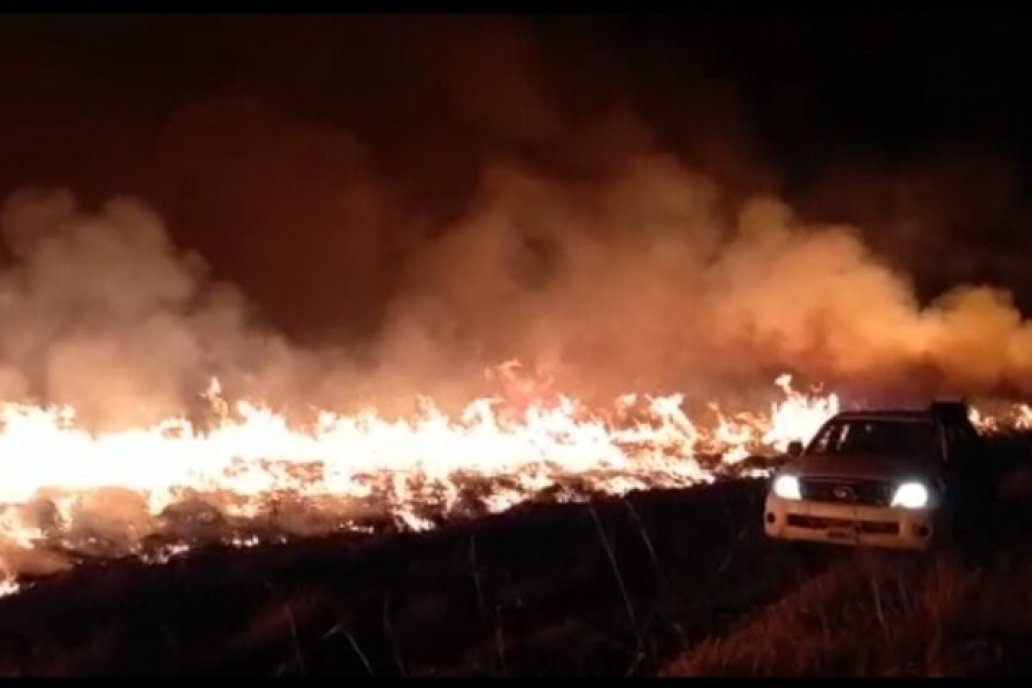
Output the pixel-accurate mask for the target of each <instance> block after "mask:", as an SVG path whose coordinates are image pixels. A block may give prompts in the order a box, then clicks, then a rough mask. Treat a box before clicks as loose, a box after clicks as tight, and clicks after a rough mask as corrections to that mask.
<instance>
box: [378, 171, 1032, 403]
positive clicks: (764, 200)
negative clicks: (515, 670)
mask: <svg viewBox="0 0 1032 688" xmlns="http://www.w3.org/2000/svg"><path fill="white" fill-rule="evenodd" d="M406 278H407V281H406V287H407V292H406V295H405V296H402V297H400V298H399V299H397V300H396V301H395V302H394V303H393V304H392V307H391V320H390V322H391V323H393V324H394V325H395V327H398V328H400V331H402V332H404V331H410V330H411V329H412V328H413V327H417V326H419V325H422V328H423V329H422V331H423V332H432V333H435V336H436V340H435V341H437V342H439V343H440V344H441V346H442V348H443V349H445V350H448V349H450V348H453V347H455V346H459V347H463V348H464V349H465V350H466V351H469V352H473V351H479V352H485V351H487V352H492V354H493V355H494V356H498V357H518V358H520V359H521V360H524V361H525V362H527V363H529V364H531V365H532V366H533V367H536V368H539V369H541V370H545V371H547V372H548V373H549V374H551V375H554V376H557V378H558V379H559V380H560V381H561V383H562V386H563V387H564V388H567V389H573V390H578V391H579V392H581V393H582V394H584V395H586V396H596V395H601V396H604V395H611V394H616V393H619V392H620V391H626V390H628V389H634V390H665V391H671V390H674V389H681V390H687V391H688V392H689V394H692V393H693V392H695V391H698V390H701V393H702V394H704V395H705V394H712V393H713V392H714V391H715V390H719V389H724V390H725V391H727V390H730V389H734V388H735V387H736V386H739V387H741V386H743V385H750V384H751V385H752V386H754V387H755V386H756V385H757V384H759V383H761V382H762V381H767V380H769V379H770V377H771V376H773V375H774V374H776V373H777V372H778V371H782V370H791V371H794V372H797V373H799V374H802V375H804V376H805V377H806V378H808V379H811V380H821V381H826V382H828V383H837V384H840V385H844V386H846V387H852V388H855V389H859V390H876V389H879V388H886V387H888V388H892V389H896V390H898V391H900V392H907V393H910V394H925V395H927V394H978V393H986V394H991V393H999V392H1001V391H1002V390H1005V389H1009V390H1010V391H1011V392H1013V391H1020V392H1022V393H1028V392H1029V391H1032V375H1030V373H1032V370H1030V368H1029V364H1030V360H1029V359H1030V357H1032V349H1030V343H1032V339H1030V336H1032V328H1030V326H1029V324H1028V323H1027V322H1026V321H1024V320H1023V319H1022V316H1021V314H1020V313H1019V311H1018V310H1017V308H1016V307H1015V305H1014V304H1013V301H1012V298H1011V296H1010V294H1009V293H1008V292H1007V291H1005V290H1002V289H997V288H993V287H990V286H986V285H977V284H975V285H957V286H955V287H954V288H953V289H951V290H950V291H948V292H947V293H945V294H942V295H941V296H939V297H938V298H935V299H934V300H933V301H931V302H930V303H928V304H926V305H922V304H921V303H920V302H919V300H918V298H917V297H916V295H915V293H914V288H913V285H912V283H911V281H910V279H909V278H908V276H907V275H906V274H904V273H902V272H900V271H899V270H898V269H896V268H894V267H892V266H891V265H889V264H888V263H887V262H885V261H884V260H883V259H882V258H881V257H879V256H878V255H877V254H875V253H873V252H872V251H871V250H870V249H869V248H868V247H867V246H865V244H864V241H863V234H862V232H861V230H860V228H857V227H852V226H848V225H827V224H815V223H808V222H804V221H802V220H801V219H800V218H799V217H797V216H796V214H795V213H794V212H793V210H792V209H791V208H790V207H789V206H788V205H787V204H786V203H784V202H783V201H780V200H778V199H776V198H773V197H769V196H755V197H751V198H747V199H746V200H745V201H744V202H742V203H741V204H740V205H737V206H736V205H733V204H730V203H729V202H728V199H727V197H726V194H725V193H723V192H722V190H721V189H719V188H718V187H717V186H716V185H715V184H714V183H713V182H712V181H710V180H708V179H706V178H705V177H702V176H699V175H697V174H694V173H692V172H691V171H690V170H687V169H685V168H684V167H683V166H682V165H681V164H680V163H679V162H677V161H676V159H674V158H672V157H670V156H666V155H663V154H650V155H643V156H638V157H636V158H634V159H632V160H631V161H630V162H629V163H628V164H627V165H626V166H625V168H624V169H623V170H622V172H621V173H620V174H618V175H613V176H610V177H607V178H602V179H593V180H591V181H586V182H581V183H573V184H571V183H564V182H563V181H561V180H558V179H550V178H548V177H546V176H543V175H540V174H534V173H531V172H528V171H527V170H525V169H521V168H520V167H518V166H514V165H498V166H495V167H493V168H492V169H490V170H488V171H487V172H486V173H485V175H484V177H483V180H482V183H481V186H480V191H479V193H478V195H477V200H476V202H475V203H474V205H473V207H472V210H471V211H470V212H469V213H468V214H467V216H466V217H465V218H463V219H462V221H461V222H459V223H458V224H457V225H456V226H455V227H453V228H451V230H450V231H448V232H446V233H444V234H443V235H442V236H441V237H440V238H437V239H435V240H433V241H430V242H427V244H426V245H424V246H422V247H421V248H420V249H419V250H418V251H416V252H415V253H414V254H413V255H412V256H411V257H410V261H409V263H408V271H407V275H406ZM413 323H416V324H415V325H414V324H413ZM392 332H393V331H392V330H391V329H388V337H390V335H391V333H392ZM395 336H400V335H395Z"/></svg>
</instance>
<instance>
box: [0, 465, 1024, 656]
mask: <svg viewBox="0 0 1032 688" xmlns="http://www.w3.org/2000/svg"><path fill="white" fill-rule="evenodd" d="M765 488H766V486H765V483H764V481H760V480H751V481H740V482H733V481H728V482H724V483H719V484H717V485H714V486H704V487H698V488H693V489H687V490H671V491H654V492H648V493H636V494H632V495H629V496H628V497H626V498H617V499H603V500H597V501H594V502H592V503H590V504H530V505H525V506H523V507H520V508H517V509H515V510H512V511H510V512H507V513H505V514H502V515H499V516H494V517H490V518H486V519H479V520H475V521H467V522H461V523H453V524H451V525H447V526H445V527H443V528H441V529H439V530H436V531H433V532H429V533H411V534H395V535H389V536H380V537H364V538H354V537H340V536H338V537H330V538H325V539H320V540H303V541H299V542H294V543H287V544H283V545H275V546H262V547H255V548H251V549H226V548H220V547H208V548H205V549H202V550H199V551H196V552H194V553H192V554H190V555H186V556H184V557H182V558H179V559H174V560H172V561H171V562H170V563H168V564H166V565H153V564H145V563H143V562H140V561H136V560H120V561H102V560H98V561H95V562H91V563H88V564H86V565H83V566H80V567H78V568H76V569H75V570H73V571H71V572H68V573H66V574H62V575H59V576H55V577H52V578H48V579H44V580H40V581H38V582H36V583H35V584H34V585H33V586H32V587H30V588H29V589H27V590H26V591H25V592H23V593H20V594H18V595H14V596H12V597H9V598H6V599H3V600H0V672H2V673H3V674H7V675H39V674H47V675H68V674H78V675H82V674H125V673H130V674H148V675H149V674H239V673H242V674H265V675H268V674H276V675H285V674H304V675H316V674H360V675H361V674H375V675H390V674H404V675H428V674H463V675H469V674H482V675H498V674H507V675H515V674H520V675H545V674H594V675H600V674H608V675H612V674H616V675H628V674H645V675H655V674H657V673H658V674H666V675H699V674H800V675H805V674H819V673H828V672H831V673H849V674H879V675H880V674H900V673H902V674H1003V673H1021V672H1029V671H1030V670H1032V651H1029V650H1028V649H1027V648H1028V647H1030V644H1029V642H1028V641H1029V640H1032V611H1029V610H1032V547H1029V545H1028V544H1026V543H1025V539H1026V538H1025V533H1027V532H1030V531H1029V527H1030V526H1032V518H1030V513H1032V510H1030V509H1029V508H1028V507H1027V499H1028V497H1027V494H1025V496H1024V497H1021V498H1014V499H1011V500H1010V501H1009V502H1008V506H1007V509H1008V510H1007V511H1006V512H1005V513H1002V514H1001V515H1000V521H999V523H1000V525H1001V527H1000V528H997V529H995V530H993V532H992V533H991V534H990V535H991V536H987V537H985V538H979V539H978V540H977V542H973V543H970V546H968V545H965V546H958V547H954V548H951V549H947V550H944V551H941V552H936V553H933V554H930V555H920V554H907V553H880V552H871V551H853V550H849V549H839V548H834V547H822V546H813V547H804V546H788V545H784V544H782V543H776V542H771V541H768V540H766V539H765V538H764V536H763V534H762V524H761V519H760V514H761V511H762V500H763V496H764V490H765ZM1019 497H1020V495H1019ZM974 545H978V546H974Z"/></svg>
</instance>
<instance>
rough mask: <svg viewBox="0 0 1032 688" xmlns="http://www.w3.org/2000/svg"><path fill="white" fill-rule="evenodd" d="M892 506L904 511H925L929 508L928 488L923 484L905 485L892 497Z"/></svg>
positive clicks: (898, 488)
mask: <svg viewBox="0 0 1032 688" xmlns="http://www.w3.org/2000/svg"><path fill="white" fill-rule="evenodd" d="M892 506H901V507H903V508H904V509H923V508H924V507H926V506H928V488H926V487H925V486H924V485H922V484H921V483H903V484H902V485H900V486H899V487H897V488H896V494H894V495H893V496H892Z"/></svg>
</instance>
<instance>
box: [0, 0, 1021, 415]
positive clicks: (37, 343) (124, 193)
mask: <svg viewBox="0 0 1032 688" xmlns="http://www.w3.org/2000/svg"><path fill="white" fill-rule="evenodd" d="M177 21H178V23H177V22H173V21H170V22H169V23H168V24H167V25H163V27H162V30H157V27H156V25H155V26H151V25H149V24H148V23H147V22H144V21H142V20H139V21H137V20H132V19H124V20H121V21H118V22H114V21H112V23H110V24H109V25H105V26H106V28H104V27H100V26H99V25H89V21H88V20H85V19H82V20H75V21H73V20H65V21H59V22H52V23H47V24H45V25H44V26H43V28H40V26H35V28H33V26H32V25H31V21H29V20H25V22H28V23H27V24H25V25H24V26H22V25H21V24H19V25H17V26H15V28H11V29H9V30H8V33H10V34H11V35H10V38H11V40H9V41H4V45H3V47H2V48H0V60H3V61H4V62H5V64H11V65H14V64H17V65H20V66H21V68H19V69H9V70H3V76H0V86H3V88H2V89H0V91H2V92H3V93H4V94H6V95H11V94H19V93H21V94H27V96H26V97H24V98H22V99H21V100H20V101H18V102H13V103H12V104H11V105H12V107H9V108H8V107H5V108H0V110H2V113H0V152H2V153H3V154H4V158H5V160H8V161H9V162H10V164H9V165H7V166H5V171H0V188H3V189H4V190H5V195H6V191H7V190H11V189H16V188H20V187H22V186H24V185H25V184H33V185H37V186H40V187H41V188H66V189H68V190H67V191H56V192H39V191H35V192H25V191H20V192H18V193H16V194H14V195H13V196H12V197H11V198H10V199H9V200H8V202H7V204H6V206H5V209H4V212H3V217H2V223H3V239H4V243H5V246H6V251H7V258H8V261H7V263H8V264H7V265H6V266H5V267H4V268H3V271H2V275H0V283H2V290H3V291H2V294H3V299H2V301H0V315H2V322H3V328H2V330H0V392H2V394H3V396H4V397H5V398H8V399H11V400H14V399H34V400H40V401H45V402H48V403H72V404H74V405H75V406H76V407H77V408H79V412H80V414H81V416H82V418H83V419H84V421H86V422H89V423H91V424H97V425H99V426H109V425H122V426H124V425H132V424H137V423H140V422H145V421H147V420H150V419H154V418H156V417H160V416H162V415H166V414H168V413H180V412H183V413H188V414H191V415H195V414H201V415H203V401H202V400H200V399H199V396H198V395H199V392H200V391H201V390H203V389H204V387H205V385H206V384H207V381H208V379H209V378H210V376H212V375H217V376H218V377H219V378H220V380H222V382H223V385H224V387H225V389H226V391H227V394H229V395H231V396H232V395H236V394H247V395H256V396H262V397H264V398H265V399H267V400H268V401H270V402H271V403H273V404H275V405H282V406H284V407H288V408H299V409H305V408H307V407H309V406H334V407H341V408H354V407H356V406H359V405H367V404H375V405H377V406H378V407H380V408H382V409H384V410H386V411H398V412H404V411H408V410H411V408H412V398H413V396H414V395H415V394H430V395H433V396H435V397H436V398H438V399H439V400H440V401H441V402H442V403H444V404H445V405H446V406H449V407H452V408H454V407H455V406H457V405H460V404H461V403H463V402H464V401H466V400H468V398H469V397H470V396H473V395H476V394H482V393H487V392H489V391H491V382H490V381H489V380H485V379H484V376H483V371H484V368H486V367H488V366H491V365H495V364H497V363H499V362H501V361H505V360H509V359H511V358H519V359H520V360H521V361H523V362H524V364H525V366H526V368H527V369H528V370H529V371H531V372H536V373H539V374H540V375H541V376H542V377H551V378H554V381H553V384H554V387H555V388H556V389H562V390H563V391H569V392H571V393H577V394H579V395H583V396H585V397H589V398H592V399H593V398H596V397H597V398H601V399H603V400H606V401H608V397H610V396H611V395H612V394H617V393H622V392H625V391H631V390H634V391H673V390H678V391H684V392H686V393H687V394H688V396H689V400H690V401H699V402H701V401H703V400H709V399H714V398H726V397H728V396H729V395H730V396H735V395H744V396H749V395H750V394H752V393H753V392H754V391H756V390H763V391H767V390H769V389H770V382H771V380H772V379H773V378H774V377H775V376H776V375H778V374H779V373H781V372H783V371H786V370H787V371H791V372H794V373H797V374H799V375H801V376H803V377H805V378H807V379H808V380H809V381H823V382H826V383H828V384H829V385H831V384H834V385H839V386H843V387H845V388H848V389H850V390H856V391H857V393H858V394H868V393H874V392H880V391H888V392H891V393H898V394H900V395H902V394H907V395H916V396H921V395H925V396H927V395H929V394H954V393H958V394H959V393H966V394H976V393H997V392H999V393H1018V394H1027V393H1029V392H1030V391H1032V370H1030V367H1032V362H1030V360H1029V359H1030V358H1032V354H1030V353H1029V346H1030V345H1029V340H1030V335H1029V332H1028V327H1027V325H1026V324H1025V322H1024V320H1023V317H1022V315H1021V313H1020V310H1019V309H1018V307H1017V306H1016V305H1015V303H1016V302H1017V301H1016V300H1015V299H1012V297H1011V296H1010V295H1009V294H1008V292H1007V291H1006V289H1005V288H1006V287H1021V286H1023V285H1022V284H1021V282H1022V280H1023V279H1024V270H1023V266H1022V264H1021V261H1020V256H1021V253H1022V251H1021V250H1007V249H1006V247H1007V246H1008V244H1007V243H1006V242H1007V239H1008V237H1010V238H1013V237H1014V236H1016V233H1015V232H1013V231H1012V230H1013V228H1014V226H1015V225H1016V224H1018V223H1019V220H1016V219H1013V218H1019V219H1020V218H1021V217H1023V216H1024V215H1022V214H1021V213H1017V212H1015V213H1012V212H1011V211H1012V210H1015V203H1014V199H1013V186H1014V185H1013V180H1012V179H1010V177H1009V175H1008V173H1007V168H1006V165H1005V164H1004V163H1002V162H1001V161H1000V160H997V159H995V158H989V159H986V160H983V159H982V158H979V157H977V156H973V155H969V154H968V153H967V152H965V153H963V154H961V155H959V158H953V159H951V158H950V156H949V155H944V156H939V157H936V156H932V157H930V158H929V159H928V160H927V161H925V162H924V163H923V165H919V166H917V167H916V168H915V167H913V166H910V167H907V166H902V167H897V168H895V169H887V168H886V167H885V166H884V165H879V164H873V163H872V164H869V165H866V166H865V164H864V163H863V161H857V160H849V161H847V162H846V163H845V164H843V165H841V166H839V167H834V168H831V169H817V171H816V172H815V173H813V174H812V175H810V177H809V179H804V180H802V181H800V180H799V179H798V178H795V177H793V176H792V175H790V174H787V173H785V171H784V170H781V169H779V164H778V162H779V161H776V160H771V159H770V158H769V157H768V156H767V155H765V151H764V149H763V144H762V141H761V137H759V136H758V135H757V131H756V129H757V127H756V126H755V118H753V120H750V118H749V116H748V114H749V113H748V112H747V111H746V110H745V108H743V107H742V106H741V102H740V94H739V93H738V91H737V88H736V83H735V82H733V81H732V80H730V79H729V78H727V76H726V75H725V74H724V73H723V72H722V71H721V69H720V67H719V65H716V63H714V62H713V61H712V59H711V60H710V61H709V62H707V60H706V59H703V58H704V57H705V56H706V53H707V51H706V50H705V49H699V50H698V56H699V59H693V57H694V54H693V50H692V47H691V46H689V47H688V48H683V47H682V46H680V45H679V44H676V42H670V41H665V42H664V41H657V42H651V41H644V42H642V43H641V45H646V44H647V45H649V46H653V45H655V46H659V47H656V48H655V51H654V52H653V48H642V47H640V46H639V47H637V48H627V46H629V45H632V44H633V41H631V40H630V39H629V38H628V36H631V35H632V34H633V32H634V31H638V30H640V31H644V32H645V33H644V34H643V35H646V36H647V35H648V33H649V32H650V31H654V30H656V29H655V27H652V28H649V27H648V26H638V27H635V26H634V25H633V24H634V22H620V24H621V26H620V27H619V30H618V29H616V28H614V25H613V24H612V23H608V24H607V23H606V22H602V21H601V20H599V21H598V22H595V20H591V19H570V20H568V21H564V20H556V21H554V22H547V21H541V22H532V21H519V20H513V19H495V18H470V19H461V20H427V19H419V20H413V19H387V18H362V19H358V18H355V19H340V20H330V19H324V18H297V19H296V20H294V21H290V22H283V21H280V20H279V19H276V20H269V19H262V18H252V19H240V20H239V21H237V20H233V21H229V20H226V21H207V20H204V21H202V20H197V19H189V18H182V19H181V20H177ZM624 23H627V26H623V24H624ZM12 26H14V25H12ZM18 27H21V28H18ZM101 28H104V30H103V31H101V30H100V29H101ZM151 28H153V29H155V30H154V31H152V32H150V33H147V32H145V31H144V29H151ZM15 29H18V30H15ZM44 29H45V30H44ZM87 29H88V30H87ZM622 32H626V35H624V33H622ZM707 32H708V29H707V28H706V26H705V25H704V24H701V23H700V24H699V25H698V26H697V27H696V28H695V29H694V31H693V32H689V35H691V36H694V37H695V38H696V39H698V40H699V41H701V40H702V36H703V35H704V34H706V33H707ZM144 35H146V36H147V40H146V41H143V42H145V43H146V46H143V45H141V38H140V37H141V36H144ZM185 35H188V36H190V40H191V44H192V45H196V48H197V49H196V51H194V53H196V54H194V53H191V55H190V56H184V58H183V59H184V60H188V61H189V66H184V67H183V69H181V70H179V69H173V68H171V67H170V66H169V65H170V64H172V62H174V61H170V60H168V59H166V58H167V54H168V52H167V51H168V50H171V49H173V48H171V47H170V46H174V49H175V50H178V49H179V46H180V45H181V44H182V40H183V36H185ZM764 35H766V34H764ZM30 38H31V40H30ZM668 38H669V37H668ZM621 41H623V43H621ZM269 45H276V46H277V48H278V49H277V50H269V49H267V46H269ZM619 45H624V48H620V47H617V46H619ZM675 45H676V47H675ZM662 46H665V47H662ZM101 48H103V49H101ZM123 49H124V50H127V51H131V52H133V54H134V55H137V59H135V60H134V61H132V65H133V69H131V70H130V69H126V66H125V65H126V64H127V62H126V60H124V59H121V58H120V53H119V51H120V50H123ZM718 52H719V51H718ZM716 54H717V53H712V52H711V53H710V58H713V56H714V55H716ZM675 58H676V59H675ZM733 63H734V61H733V60H732V62H731V64H733ZM161 70H169V71H168V73H165V72H163V71H161ZM158 77H160V78H158ZM152 82H153V83H152ZM87 84H88V85H89V86H88V87H87V86H86V85H87ZM126 94H132V97H127V96H126ZM811 95H813V94H811ZM11 97H12V98H13V95H11ZM15 100H18V99H15ZM71 111H74V112H76V116H75V117H74V118H71V120H72V121H69V119H70V118H68V117H66V116H65V115H64V113H66V112H71ZM807 112H810V110H809V109H808V110H807ZM782 115H784V113H782ZM800 126H801V125H800ZM792 131H794V130H792ZM823 135H828V130H827V129H825V131H824V134H823ZM796 138H798V137H796ZM793 141H794V139H793ZM789 143H790V144H791V145H793V146H795V145H801V143H800V142H798V141H796V142H794V143H793V142H792V141H790V142H789ZM800 155H803V156H804V157H805V154H800ZM958 159H959V160H960V162H959V163H958V162H957V160H958ZM77 199H78V200H77ZM109 199H114V200H109ZM992 228H995V229H994V232H995V233H993V234H992V238H993V242H988V243H987V242H984V241H982V239H981V238H979V237H977V236H976V233H977V232H979V231H982V230H985V231H989V229H992ZM987 246H988V248H986V247H987ZM1001 247H1003V248H1002V249H1001ZM988 253H991V254H992V255H987V254H988ZM964 284H967V285H969V286H962V285H964ZM986 285H997V286H998V287H1000V288H994V287H992V286H986ZM1019 295H1022V294H1020V293H1019ZM198 405H200V407H201V408H199V407H198Z"/></svg>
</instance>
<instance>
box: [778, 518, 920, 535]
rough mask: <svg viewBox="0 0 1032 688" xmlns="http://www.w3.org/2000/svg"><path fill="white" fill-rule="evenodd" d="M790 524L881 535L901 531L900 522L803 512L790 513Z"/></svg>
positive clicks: (799, 526) (817, 528) (815, 528)
mask: <svg viewBox="0 0 1032 688" xmlns="http://www.w3.org/2000/svg"><path fill="white" fill-rule="evenodd" d="M788 525H790V526H794V527H796V528H809V529H811V530H825V529H827V528H847V529H856V530H857V531H859V532H861V533H872V534H875V533H877V534H879V535H897V534H898V533H899V524H898V523H896V522H894V521H848V520H846V519H844V518H824V517H822V516H803V515H802V514H789V516H788Z"/></svg>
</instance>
